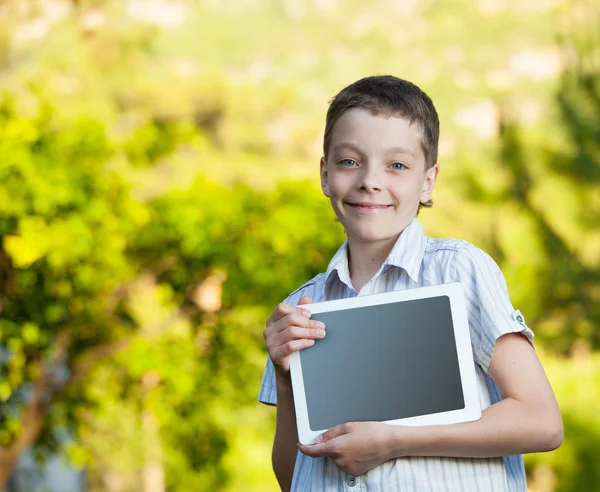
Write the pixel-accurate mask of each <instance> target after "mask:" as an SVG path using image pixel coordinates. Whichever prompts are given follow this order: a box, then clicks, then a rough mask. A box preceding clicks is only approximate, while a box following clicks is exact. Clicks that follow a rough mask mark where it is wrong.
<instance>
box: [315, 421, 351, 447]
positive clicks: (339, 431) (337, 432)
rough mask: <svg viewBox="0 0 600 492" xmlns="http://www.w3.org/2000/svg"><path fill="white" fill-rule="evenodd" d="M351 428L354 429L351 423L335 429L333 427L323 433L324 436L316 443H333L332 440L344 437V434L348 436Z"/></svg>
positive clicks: (317, 438)
mask: <svg viewBox="0 0 600 492" xmlns="http://www.w3.org/2000/svg"><path fill="white" fill-rule="evenodd" d="M351 428H352V425H351V424H350V423H346V424H341V425H336V426H335V427H332V428H331V429H329V430H327V431H325V432H323V434H320V435H318V436H317V437H316V439H315V442H316V443H325V442H327V441H331V440H332V439H334V438H336V437H340V436H343V435H344V434H348V433H349V432H350V431H351Z"/></svg>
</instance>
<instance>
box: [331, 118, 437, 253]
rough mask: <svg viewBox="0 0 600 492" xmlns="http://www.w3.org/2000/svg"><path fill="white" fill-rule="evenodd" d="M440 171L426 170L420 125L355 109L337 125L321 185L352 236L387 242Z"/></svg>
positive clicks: (413, 213)
mask: <svg viewBox="0 0 600 492" xmlns="http://www.w3.org/2000/svg"><path fill="white" fill-rule="evenodd" d="M438 170H439V167H438V165H437V164H436V165H435V166H432V167H431V168H430V169H428V170H425V156H424V154H423V150H422V148H421V131H420V130H419V128H418V126H417V125H414V124H413V125H411V124H410V122H409V121H408V120H406V119H404V118H395V117H387V116H383V115H379V116H374V115H373V114H372V113H371V112H370V111H369V110H367V109H363V108H352V109H350V110H348V111H346V112H345V113H344V114H343V115H342V116H341V117H340V119H339V120H338V121H337V122H336V123H335V125H334V127H333V131H332V135H331V146H330V148H329V155H328V158H327V161H325V159H321V188H322V189H323V193H325V195H326V196H327V197H329V199H330V200H331V205H332V207H333V210H334V211H335V214H336V215H337V217H338V219H339V220H340V222H341V223H342V225H343V226H344V228H345V230H346V234H347V235H348V238H349V240H351V241H358V242H361V243H374V242H380V241H385V242H388V241H389V240H392V239H396V238H398V236H399V235H400V233H401V232H402V231H403V230H404V229H405V228H406V226H407V225H408V224H410V222H411V221H412V220H413V219H414V218H415V217H416V215H417V211H418V209H419V203H420V202H426V201H427V200H429V198H430V196H431V193H432V191H433V187H434V185H435V181H436V179H437V174H438Z"/></svg>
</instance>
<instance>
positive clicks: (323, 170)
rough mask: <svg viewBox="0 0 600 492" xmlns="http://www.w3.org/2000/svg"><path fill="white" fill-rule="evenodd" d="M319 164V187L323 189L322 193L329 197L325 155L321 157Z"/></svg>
mask: <svg viewBox="0 0 600 492" xmlns="http://www.w3.org/2000/svg"><path fill="white" fill-rule="evenodd" d="M319 166H320V173H321V189H322V190H323V194H324V195H325V196H326V197H328V198H329V181H328V178H329V176H328V174H327V161H326V160H325V157H321V163H320V164H319Z"/></svg>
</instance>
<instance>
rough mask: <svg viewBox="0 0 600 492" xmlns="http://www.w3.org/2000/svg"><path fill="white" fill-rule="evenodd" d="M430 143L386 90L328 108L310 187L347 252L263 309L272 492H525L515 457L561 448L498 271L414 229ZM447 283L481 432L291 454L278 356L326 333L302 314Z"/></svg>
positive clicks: (426, 115)
mask: <svg viewBox="0 0 600 492" xmlns="http://www.w3.org/2000/svg"><path fill="white" fill-rule="evenodd" d="M438 135H439V121H438V116H437V113H436V110H435V108H434V106H433V103H432V102H431V100H430V99H429V97H428V96H427V95H426V94H425V93H423V92H422V91H421V90H420V89H419V88H418V87H416V86H415V85H413V84H411V83H410V82H407V81H404V80H401V79H398V78H396V77H392V76H378V77H367V78H365V79H362V80H359V81H357V82H355V83H354V84H352V85H350V86H349V87H347V88H345V89H343V90H342V91H341V92H340V93H339V94H338V95H337V96H336V97H335V98H334V99H333V101H332V102H331V105H330V107H329V110H328V112H327V119H326V126H325V138H324V156H323V158H322V159H321V164H320V168H321V187H322V190H323V193H324V194H325V195H326V196H327V197H328V198H329V199H330V201H331V206H332V207H333V210H334V211H335V214H336V215H337V217H338V219H339V221H340V222H341V223H342V225H343V226H344V228H345V231H346V234H347V237H348V239H347V241H346V242H345V243H344V244H343V245H342V247H341V248H340V249H339V251H338V252H337V253H336V254H335V256H334V257H333V259H332V260H331V262H330V264H329V267H328V268H327V271H326V272H325V273H324V274H319V275H317V276H316V277H315V278H313V279H312V280H310V281H309V282H307V283H306V284H304V285H303V286H302V287H300V288H299V289H298V290H297V291H295V292H293V293H292V294H291V295H290V296H289V297H288V298H287V299H286V300H285V301H284V303H282V304H280V305H279V306H278V307H277V308H276V309H275V311H274V312H273V314H272V315H271V317H270V318H269V319H268V321H267V325H266V329H265V331H264V336H265V342H266V345H267V349H268V352H269V359H268V360H267V368H266V370H265V374H264V376H263V381H262V385H261V389H260V395H259V400H260V401H262V402H263V403H267V404H271V405H273V404H277V420H276V422H277V423H276V430H275V440H274V444H273V456H272V459H273V469H274V471H275V474H276V476H277V479H278V481H279V484H280V486H281V488H282V490H284V491H288V490H293V491H309V490H315V491H334V490H335V491H338V490H340V491H341V490H347V491H359V490H360V491H381V492H383V491H411V492H428V491H431V492H437V491H448V492H456V491H461V492H466V491H478V492H492V491H498V492H500V491H502V492H504V491H511V492H512V491H523V492H525V491H526V490H527V486H526V481H525V473H524V468H523V460H522V457H521V454H522V453H529V452H538V451H548V450H552V449H555V448H557V447H558V446H559V445H560V443H561V442H562V436H563V428H562V420H561V416H560V412H559V410H558V406H557V403H556V400H555V398H554V394H553V392H552V389H551V387H550V384H549V383H548V380H547V379H546V376H545V374H544V371H543V369H542V367H541V365H540V363H539V360H538V358H537V356H536V353H535V351H534V349H533V345H532V339H533V333H532V332H531V330H530V329H529V328H528V327H527V326H526V325H525V321H524V319H523V316H522V315H521V314H520V312H519V311H516V310H514V308H513V307H512V305H511V303H510V300H509V297H508V292H507V290H506V283H505V280H504V277H503V276H502V273H501V272H500V270H499V268H498V266H497V265H496V264H495V263H494V261H493V260H492V259H491V258H490V257H489V256H488V255H486V254H485V253H484V252H483V251H481V250H479V249H477V248H475V247H474V246H472V245H470V244H469V243H467V242H465V241H459V240H455V239H431V238H428V237H426V236H425V235H424V233H423V229H422V227H421V226H420V224H419V223H418V222H417V220H416V216H417V213H418V211H419V209H420V208H421V207H423V206H425V207H428V206H431V200H430V197H431V194H432V192H433V188H434V185H435V183H436V180H437V176H438V171H439V165H438V164H437V145H438ZM448 282H461V283H462V285H463V287H464V290H465V296H466V301H467V309H468V315H469V327H470V332H471V343H472V347H473V356H474V359H475V362H476V373H477V379H478V391H479V395H480V401H481V407H482V410H483V413H482V417H481V419H480V420H478V421H476V422H468V423H462V424H452V425H444V426H441V425H440V426H424V427H406V426H392V425H387V424H383V423H379V422H353V423H347V424H343V425H340V426H337V427H334V428H333V429H330V430H329V431H327V432H325V433H324V434H323V435H322V436H321V438H320V439H318V440H320V442H319V443H317V444H315V445H312V446H302V445H299V444H297V440H298V439H297V432H296V420H295V412H294V406H293V400H292V390H291V382H290V376H289V354H290V353H292V352H295V351H298V350H301V349H303V348H305V347H309V346H311V345H313V344H314V341H315V340H316V339H319V338H322V337H324V336H325V329H326V328H325V327H324V326H323V325H322V323H320V322H316V321H313V320H310V319H309V317H310V313H309V312H308V311H303V310H302V307H301V305H302V304H306V303H310V302H321V301H325V300H331V299H340V298H347V297H354V296H357V295H367V294H377V293H381V292H386V291H390V290H401V289H408V288H415V287H421V286H426V285H433V284H440V283H448ZM357 396H358V397H359V396H360V395H357ZM298 450H299V451H300V452H298Z"/></svg>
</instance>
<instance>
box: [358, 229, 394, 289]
mask: <svg viewBox="0 0 600 492" xmlns="http://www.w3.org/2000/svg"><path fill="white" fill-rule="evenodd" d="M398 237H399V236H398ZM398 237H396V238H390V239H386V240H382V241H378V242H376V243H374V242H359V241H355V240H353V239H352V238H348V270H349V271H350V280H351V281H352V287H354V289H355V290H356V292H359V291H360V289H362V288H363V286H364V285H365V284H366V283H367V282H368V281H369V280H371V279H372V278H373V276H374V275H375V274H376V273H377V272H378V271H379V269H380V268H381V265H383V262H384V261H385V259H386V258H387V257H388V255H389V254H390V251H391V250H392V248H393V247H394V244H396V241H397V240H398Z"/></svg>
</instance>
